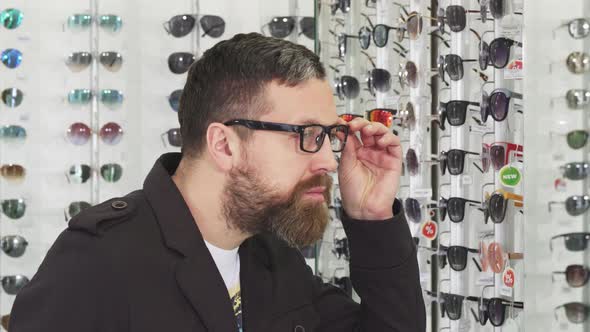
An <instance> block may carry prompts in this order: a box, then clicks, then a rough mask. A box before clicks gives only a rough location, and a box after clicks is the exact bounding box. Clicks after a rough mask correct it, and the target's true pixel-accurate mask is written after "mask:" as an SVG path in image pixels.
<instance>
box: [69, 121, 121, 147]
mask: <svg viewBox="0 0 590 332" xmlns="http://www.w3.org/2000/svg"><path fill="white" fill-rule="evenodd" d="M66 135H67V138H68V140H69V141H70V142H71V143H72V144H74V145H84V144H86V143H88V141H89V140H90V136H91V135H92V129H90V127H88V126H87V125H86V124H84V123H82V122H75V123H73V124H72V125H70V127H68V130H67V132H66ZM98 136H99V137H100V138H101V140H102V142H103V143H105V144H108V145H116V144H118V143H119V142H120V141H121V139H122V138H123V128H121V126H119V125H118V124H117V123H115V122H107V123H105V124H104V125H103V126H102V127H101V128H100V131H99V133H98Z"/></svg>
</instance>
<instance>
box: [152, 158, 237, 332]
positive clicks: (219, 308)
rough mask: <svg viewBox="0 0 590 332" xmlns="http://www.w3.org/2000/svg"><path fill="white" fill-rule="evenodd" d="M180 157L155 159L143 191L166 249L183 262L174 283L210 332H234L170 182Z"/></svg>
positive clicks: (199, 240) (222, 292)
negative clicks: (178, 255) (177, 255)
mask: <svg viewBox="0 0 590 332" xmlns="http://www.w3.org/2000/svg"><path fill="white" fill-rule="evenodd" d="M180 158H181V154H179V153H168V154H164V155H162V156H161V157H160V159H158V161H157V162H156V164H155V165H154V167H153V168H152V170H151V171H150V173H149V175H148V176H147V178H146V180H145V182H144V186H143V190H144V192H145V194H146V197H147V199H148V202H149V203H150V206H151V207H152V209H153V211H154V214H155V216H156V219H157V221H158V224H159V225H160V230H161V232H162V236H163V238H164V242H165V244H166V246H167V247H168V248H170V249H172V250H174V251H176V252H177V253H179V254H180V255H181V256H182V258H181V259H180V260H179V262H178V263H177V265H176V267H175V275H176V281H177V283H178V287H179V288H180V289H181V290H182V292H183V294H184V295H185V296H186V298H187V300H188V301H189V302H190V304H191V305H192V307H193V308H194V310H195V311H197V313H198V316H199V318H200V319H201V321H202V322H203V324H204V325H205V326H206V327H207V330H209V331H219V332H229V331H237V324H236V319H235V317H234V312H233V307H232V305H231V301H230V298H229V293H228V291H227V289H226V287H225V284H224V283H223V279H222V277H221V275H220V273H219V271H218V269H217V266H216V265H215V262H214V261H213V258H212V257H211V254H210V253H209V250H208V249H207V247H206V245H205V242H204V240H203V237H202V235H201V233H200V231H199V228H198V227H197V224H196V223H195V220H194V218H193V216H192V214H191V213H190V210H189V208H188V206H187V205H186V202H185V201H184V198H183V197H182V195H181V194H180V191H179V190H178V188H177V187H176V185H175V184H174V182H173V181H172V179H171V175H172V174H173V173H174V172H175V170H176V167H177V166H178V164H179V162H180Z"/></svg>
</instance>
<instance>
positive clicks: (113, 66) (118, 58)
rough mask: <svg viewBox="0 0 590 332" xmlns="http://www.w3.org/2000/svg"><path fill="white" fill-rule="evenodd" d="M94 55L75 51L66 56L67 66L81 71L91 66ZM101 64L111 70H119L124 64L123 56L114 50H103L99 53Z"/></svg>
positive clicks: (75, 70)
mask: <svg viewBox="0 0 590 332" xmlns="http://www.w3.org/2000/svg"><path fill="white" fill-rule="evenodd" d="M93 58H94V56H93V55H92V53H90V52H73V53H70V54H69V55H68V57H67V58H66V66H67V67H68V68H69V69H70V70H71V71H73V72H81V71H82V70H84V69H86V68H88V67H90V64H92V60H93ZM98 60H99V62H100V64H101V65H102V66H103V67H104V68H105V69H107V70H108V71H111V72H117V71H119V70H120V69H121V67H122V65H123V56H122V55H121V54H120V53H118V52H114V51H108V52H101V53H100V54H99V55H98Z"/></svg>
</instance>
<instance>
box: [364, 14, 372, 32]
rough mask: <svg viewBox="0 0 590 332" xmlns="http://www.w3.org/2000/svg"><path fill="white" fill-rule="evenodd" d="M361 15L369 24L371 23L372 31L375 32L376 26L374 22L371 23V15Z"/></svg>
mask: <svg viewBox="0 0 590 332" xmlns="http://www.w3.org/2000/svg"><path fill="white" fill-rule="evenodd" d="M361 15H362V16H363V17H364V18H365V19H367V22H369V26H370V27H371V30H374V29H375V26H374V25H373V22H371V19H370V18H369V15H367V14H363V13H361Z"/></svg>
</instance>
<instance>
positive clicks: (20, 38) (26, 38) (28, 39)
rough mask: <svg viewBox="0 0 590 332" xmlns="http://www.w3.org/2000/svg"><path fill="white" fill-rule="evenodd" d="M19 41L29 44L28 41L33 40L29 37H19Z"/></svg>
mask: <svg viewBox="0 0 590 332" xmlns="http://www.w3.org/2000/svg"><path fill="white" fill-rule="evenodd" d="M17 39H18V40H19V41H24V42H28V41H30V40H31V37H29V36H18V37H17Z"/></svg>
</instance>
